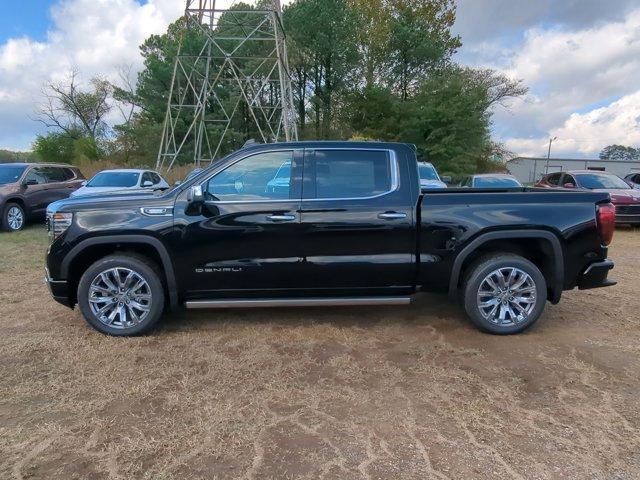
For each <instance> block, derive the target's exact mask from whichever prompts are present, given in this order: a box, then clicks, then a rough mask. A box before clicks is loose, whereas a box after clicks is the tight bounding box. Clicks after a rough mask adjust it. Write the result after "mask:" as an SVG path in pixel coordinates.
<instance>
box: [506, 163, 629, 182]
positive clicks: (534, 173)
mask: <svg viewBox="0 0 640 480" xmlns="http://www.w3.org/2000/svg"><path fill="white" fill-rule="evenodd" d="M507 170H508V171H509V173H510V174H511V175H513V176H515V177H516V178H517V179H518V180H519V181H520V182H522V183H535V182H537V181H538V180H540V178H541V177H542V176H543V175H545V174H547V173H553V172H566V171H568V170H594V171H600V172H608V173H613V174H614V175H618V176H619V177H625V176H626V175H628V174H629V173H632V172H640V162H634V161H626V160H600V159H584V158H581V159H580V158H550V159H548V160H547V158H546V157H545V158H540V157H516V158H514V159H512V160H509V161H508V162H507Z"/></svg>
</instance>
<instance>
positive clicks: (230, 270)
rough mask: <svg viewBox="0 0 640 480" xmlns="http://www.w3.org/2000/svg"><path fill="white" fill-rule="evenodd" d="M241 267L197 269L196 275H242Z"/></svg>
mask: <svg viewBox="0 0 640 480" xmlns="http://www.w3.org/2000/svg"><path fill="white" fill-rule="evenodd" d="M241 271H242V269H241V268H240V267H217V268H196V273H240V272H241Z"/></svg>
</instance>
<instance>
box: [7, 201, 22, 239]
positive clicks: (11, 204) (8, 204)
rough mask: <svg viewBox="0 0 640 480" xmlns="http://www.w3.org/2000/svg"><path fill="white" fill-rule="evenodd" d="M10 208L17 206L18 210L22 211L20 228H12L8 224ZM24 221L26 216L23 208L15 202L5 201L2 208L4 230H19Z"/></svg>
mask: <svg viewBox="0 0 640 480" xmlns="http://www.w3.org/2000/svg"><path fill="white" fill-rule="evenodd" d="M12 208H19V209H20V212H22V225H20V228H17V229H13V228H11V227H10V226H9V210H11V209H12ZM25 223H27V216H26V214H25V211H24V208H22V206H20V205H19V204H17V203H7V204H6V205H5V206H4V208H3V209H2V229H3V230H5V231H6V232H19V231H20V230H22V229H23V228H24V225H25Z"/></svg>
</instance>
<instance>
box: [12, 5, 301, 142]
mask: <svg viewBox="0 0 640 480" xmlns="http://www.w3.org/2000/svg"><path fill="white" fill-rule="evenodd" d="M234 1H237V0H221V1H218V2H217V3H216V6H217V7H218V8H228V7H229V6H230V5H231V4H232V3H234ZM282 3H283V4H287V3H290V0H286V1H284V2H282ZM184 8H185V0H147V1H146V2H145V3H144V4H141V2H139V1H138V0H59V1H58V2H57V3H56V4H55V5H54V6H53V7H52V9H51V17H52V20H53V24H52V27H51V29H50V30H49V31H48V32H47V39H46V41H42V42H36V41H34V40H32V39H30V38H27V37H22V38H13V39H10V40H8V41H7V42H5V43H4V44H0V148H9V149H21V150H22V149H27V148H29V146H30V144H31V143H32V142H33V140H34V139H35V135H36V133H38V132H40V131H42V130H43V127H42V126H40V125H39V124H38V123H37V122H35V121H34V120H33V117H34V115H35V111H36V109H37V106H38V104H39V102H41V99H42V95H41V91H42V86H43V85H44V84H45V82H47V81H52V80H53V81H59V80H62V79H63V78H64V77H65V76H66V75H67V74H68V73H69V71H70V70H71V69H72V68H77V69H78V71H79V72H80V74H81V77H82V78H81V80H84V81H85V82H88V81H89V79H90V78H91V77H93V76H96V75H98V76H101V77H106V78H107V79H109V80H111V81H117V80H118V70H119V68H120V67H129V66H131V67H132V73H134V74H135V73H136V72H137V71H139V70H140V69H141V68H142V57H141V56H140V53H139V46H140V45H141V44H142V43H143V42H144V40H145V39H146V38H148V37H149V36H150V35H152V34H160V33H163V32H165V31H166V29H167V26H168V25H169V23H171V22H173V21H175V20H177V19H178V18H179V17H180V16H181V15H182V14H183V12H184Z"/></svg>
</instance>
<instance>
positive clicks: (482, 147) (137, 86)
mask: <svg viewBox="0 0 640 480" xmlns="http://www.w3.org/2000/svg"><path fill="white" fill-rule="evenodd" d="M266 1H267V0H264V1H263V2H258V4H257V5H256V6H255V7H251V6H249V5H244V4H236V6H235V7H234V8H236V9H250V8H263V7H264V5H263V4H262V3H265V2H266ZM265 4H266V3H265ZM455 15H456V9H455V3H454V1H453V0H296V1H294V2H293V3H292V4H290V5H288V6H286V7H285V8H284V10H283V24H284V27H285V31H286V34H287V42H288V50H289V63H290V74H291V79H292V84H293V90H294V103H295V110H296V113H297V121H298V131H299V135H300V138H301V139H369V140H383V141H400V142H409V143H413V144H415V145H416V148H417V151H418V155H419V157H421V158H422V159H424V160H426V161H431V162H433V163H434V164H435V165H436V166H438V167H439V168H440V170H441V172H443V173H448V174H453V175H463V174H465V173H470V172H474V171H485V170H490V169H493V168H496V164H495V162H493V159H494V158H495V156H496V155H502V154H505V150H504V148H503V147H502V146H501V145H499V144H497V143H495V142H494V141H493V140H492V138H491V119H492V114H493V110H494V108H495V107H496V106H497V105H503V106H504V105H507V104H508V102H509V100H510V99H512V98H515V97H519V96H522V95H524V94H525V93H526V92H527V88H526V87H525V86H524V85H523V84H522V82H521V81H519V80H513V79H511V78H509V77H507V76H505V75H503V74H501V73H497V72H495V71H492V70H489V69H474V68H469V67H464V66H461V65H459V64H458V63H456V61H455V53H456V52H457V51H458V50H459V49H460V47H461V46H462V41H461V38H460V37H459V36H457V35H455V34H454V33H453V32H452V27H453V25H454V22H455ZM221 24H223V25H224V22H221ZM218 28H222V27H218ZM227 28H231V27H229V25H227ZM201 35H202V33H201V32H198V31H194V30H188V31H185V25H184V23H183V22H182V21H181V20H178V21H176V22H175V23H173V24H171V25H170V26H169V27H168V29H167V32H165V33H164V34H162V35H152V36H151V37H149V38H148V39H147V40H146V41H145V42H144V43H143V44H142V45H141V47H140V52H141V55H142V57H143V59H144V68H143V69H142V71H141V72H140V73H138V74H137V78H136V79H135V80H133V81H132V80H131V76H130V75H129V73H130V72H127V71H123V72H121V75H120V81H119V82H113V83H112V82H108V81H106V80H104V79H102V78H94V79H93V80H92V81H91V83H90V85H88V86H84V87H80V85H79V82H78V72H72V73H71V74H70V76H69V78H68V79H67V80H66V81H65V82H61V83H57V84H53V83H49V84H48V85H46V86H45V89H44V101H43V104H42V106H41V108H40V110H39V112H38V118H39V120H40V121H41V122H42V123H44V124H45V125H47V126H48V127H50V128H51V131H49V133H47V134H45V135H41V136H38V137H37V139H36V141H35V143H34V151H35V153H36V154H37V155H38V156H39V157H40V158H42V159H46V160H49V161H64V162H76V163H78V162H82V161H91V160H95V159H100V158H108V159H110V160H111V161H113V162H118V163H122V164H130V165H134V164H135V165H152V164H153V163H154V162H155V159H156V155H157V153H158V147H159V141H160V135H161V131H162V124H163V121H164V118H165V111H166V106H167V98H168V92H169V88H170V84H171V76H172V71H173V65H174V61H175V58H176V55H177V51H178V45H179V43H180V41H182V51H183V53H184V52H194V54H195V53H197V52H198V51H199V50H200V48H201V47H200V46H201V45H202V36H201ZM221 97H224V95H221ZM243 115H244V116H243ZM114 118H116V119H117V120H114ZM249 124H250V122H249V121H248V118H247V117H246V112H244V113H243V112H242V111H241V112H240V113H239V116H238V119H236V120H234V123H233V124H232V126H231V129H230V131H229V132H228V138H229V141H228V142H226V143H225V145H224V147H223V149H222V151H221V153H222V154H224V153H227V152H228V151H231V150H233V149H236V148H238V147H239V146H241V145H242V144H243V143H244V141H246V140H247V139H248V138H250V137H251V135H252V131H251V127H250V126H249ZM225 138H226V137H225Z"/></svg>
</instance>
